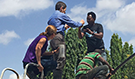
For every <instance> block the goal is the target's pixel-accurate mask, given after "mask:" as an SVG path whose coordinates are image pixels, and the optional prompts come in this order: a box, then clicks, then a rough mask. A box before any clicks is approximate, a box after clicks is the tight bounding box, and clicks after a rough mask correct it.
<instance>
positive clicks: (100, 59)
mask: <svg viewBox="0 0 135 79" xmlns="http://www.w3.org/2000/svg"><path fill="white" fill-rule="evenodd" d="M98 59H99V61H101V62H102V63H103V64H106V65H107V66H108V67H109V69H110V71H113V68H112V67H111V66H110V65H109V63H108V62H107V61H106V60H105V59H104V58H102V57H99V58H98Z"/></svg>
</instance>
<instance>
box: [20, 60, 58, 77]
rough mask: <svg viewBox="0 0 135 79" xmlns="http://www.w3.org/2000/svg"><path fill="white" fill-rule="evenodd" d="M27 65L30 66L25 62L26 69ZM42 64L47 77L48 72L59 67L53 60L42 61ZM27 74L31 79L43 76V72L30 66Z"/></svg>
mask: <svg viewBox="0 0 135 79" xmlns="http://www.w3.org/2000/svg"><path fill="white" fill-rule="evenodd" d="M27 64H28V62H23V66H24V68H25V66H26V65H27ZM41 64H42V66H43V67H44V76H46V75H47V72H49V71H52V70H53V69H55V68H56V66H57V62H56V61H54V60H52V59H41ZM27 73H28V74H29V77H30V78H31V79H38V78H37V75H38V74H39V75H40V74H41V72H39V70H38V68H37V67H36V66H33V65H30V66H29V67H28V69H27Z"/></svg>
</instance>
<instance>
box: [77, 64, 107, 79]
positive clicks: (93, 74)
mask: <svg viewBox="0 0 135 79" xmlns="http://www.w3.org/2000/svg"><path fill="white" fill-rule="evenodd" d="M108 69H109V68H108V66H107V65H102V66H98V67H95V68H93V69H91V70H89V71H88V72H87V74H80V75H78V76H76V79H93V78H98V79H105V78H106V74H107V72H108Z"/></svg>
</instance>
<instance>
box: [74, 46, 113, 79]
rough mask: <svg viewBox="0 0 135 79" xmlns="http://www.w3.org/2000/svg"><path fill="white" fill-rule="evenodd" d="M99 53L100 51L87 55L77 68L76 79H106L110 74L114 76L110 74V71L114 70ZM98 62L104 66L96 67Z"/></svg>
mask: <svg viewBox="0 0 135 79" xmlns="http://www.w3.org/2000/svg"><path fill="white" fill-rule="evenodd" d="M99 53H101V50H100V49H96V50H95V51H94V52H89V53H87V55H86V56H85V57H84V58H83V59H82V60H81V61H80V63H79V65H78V66H77V70H76V79H106V77H107V76H108V75H109V74H110V75H112V74H111V73H109V74H108V70H110V72H113V71H114V69H113V68H112V67H111V66H110V65H109V63H108V62H107V61H106V60H104V58H102V56H101V55H100V54H99ZM98 61H101V62H102V63H103V65H100V66H96V64H97V62H98ZM109 79H110V78H109Z"/></svg>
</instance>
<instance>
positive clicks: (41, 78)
mask: <svg viewBox="0 0 135 79" xmlns="http://www.w3.org/2000/svg"><path fill="white" fill-rule="evenodd" d="M30 65H34V66H36V67H38V66H39V65H38V64H36V63H28V64H27V65H26V66H25V70H24V74H23V79H25V78H26V73H27V69H28V67H29V66H30ZM43 78H44V71H42V73H41V76H40V79H43Z"/></svg>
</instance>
